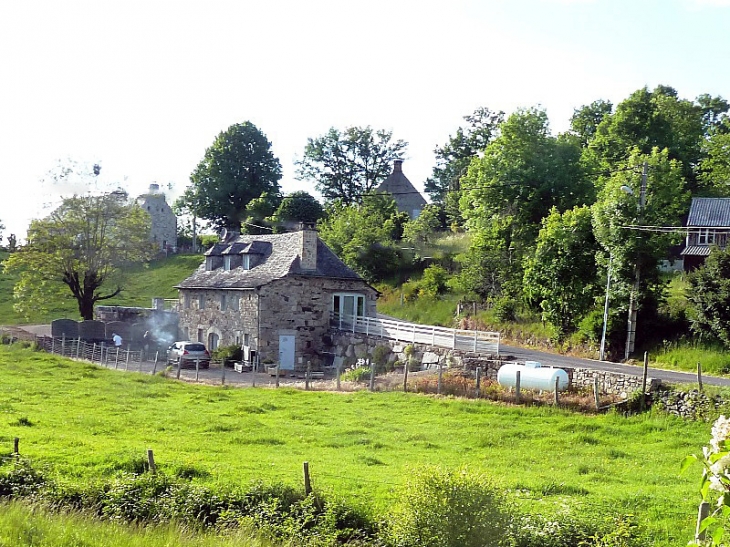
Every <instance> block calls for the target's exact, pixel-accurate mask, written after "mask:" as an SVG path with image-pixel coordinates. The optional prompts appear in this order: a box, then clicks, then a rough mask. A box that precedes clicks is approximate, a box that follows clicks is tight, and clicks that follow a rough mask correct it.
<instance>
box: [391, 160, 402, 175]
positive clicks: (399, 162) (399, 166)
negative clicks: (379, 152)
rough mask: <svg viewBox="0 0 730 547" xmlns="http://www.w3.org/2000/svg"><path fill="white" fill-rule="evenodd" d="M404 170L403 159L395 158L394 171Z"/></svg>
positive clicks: (400, 171)
mask: <svg viewBox="0 0 730 547" xmlns="http://www.w3.org/2000/svg"><path fill="white" fill-rule="evenodd" d="M402 172H403V160H395V161H394V162H393V173H402Z"/></svg>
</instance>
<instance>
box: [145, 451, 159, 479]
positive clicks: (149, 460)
mask: <svg viewBox="0 0 730 547" xmlns="http://www.w3.org/2000/svg"><path fill="white" fill-rule="evenodd" d="M147 463H149V466H150V473H152V474H153V475H155V474H157V465H155V454H154V452H153V451H152V449H151V448H148V449H147Z"/></svg>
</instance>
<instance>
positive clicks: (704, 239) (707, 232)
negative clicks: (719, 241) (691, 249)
mask: <svg viewBox="0 0 730 547" xmlns="http://www.w3.org/2000/svg"><path fill="white" fill-rule="evenodd" d="M716 236H717V234H716V232H715V230H712V229H710V228H700V231H699V232H698V234H697V245H713V244H714V243H715V238H716Z"/></svg>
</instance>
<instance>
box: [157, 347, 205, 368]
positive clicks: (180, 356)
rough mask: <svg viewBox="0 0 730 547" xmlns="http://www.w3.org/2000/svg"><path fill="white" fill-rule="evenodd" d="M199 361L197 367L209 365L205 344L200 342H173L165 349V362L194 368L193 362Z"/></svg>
mask: <svg viewBox="0 0 730 547" xmlns="http://www.w3.org/2000/svg"><path fill="white" fill-rule="evenodd" d="M196 361H197V362H198V363H199V365H198V366H199V368H208V367H209V366H210V353H208V350H207V349H206V347H205V344H202V343H200V342H191V341H189V340H187V341H184V342H175V343H174V344H173V345H171V346H170V347H169V348H168V349H167V364H168V365H177V364H178V362H179V363H180V368H195V362H196Z"/></svg>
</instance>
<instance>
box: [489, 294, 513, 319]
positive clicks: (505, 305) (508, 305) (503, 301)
mask: <svg viewBox="0 0 730 547" xmlns="http://www.w3.org/2000/svg"><path fill="white" fill-rule="evenodd" d="M493 313H494V318H495V319H496V320H497V321H499V322H500V323H506V322H507V321H514V320H515V319H517V302H516V301H515V300H514V299H513V298H509V297H507V296H504V297H502V298H499V299H498V300H497V301H496V302H495V303H494V309H493Z"/></svg>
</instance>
